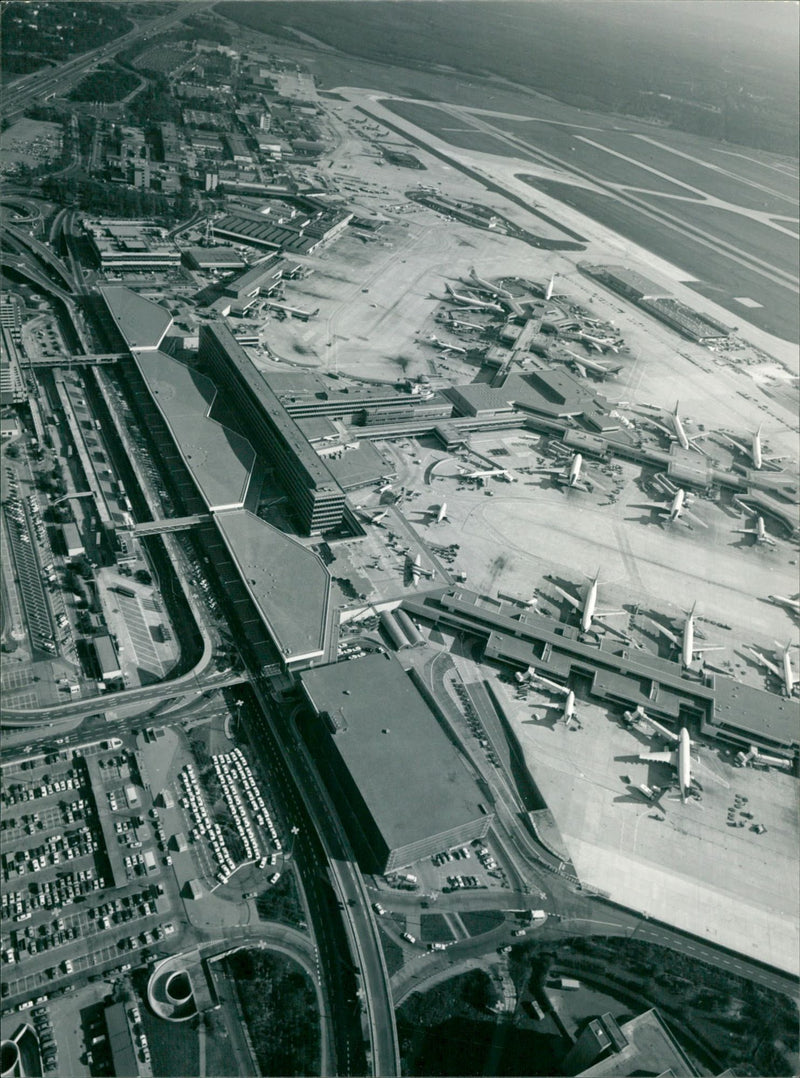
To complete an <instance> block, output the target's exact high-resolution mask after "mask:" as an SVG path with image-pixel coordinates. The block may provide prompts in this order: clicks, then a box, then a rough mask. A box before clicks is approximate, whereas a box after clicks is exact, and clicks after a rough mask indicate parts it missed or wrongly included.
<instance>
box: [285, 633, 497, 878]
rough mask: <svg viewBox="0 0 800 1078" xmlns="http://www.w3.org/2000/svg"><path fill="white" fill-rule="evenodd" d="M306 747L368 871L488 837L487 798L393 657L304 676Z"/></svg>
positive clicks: (387, 868)
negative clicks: (307, 713)
mask: <svg viewBox="0 0 800 1078" xmlns="http://www.w3.org/2000/svg"><path fill="white" fill-rule="evenodd" d="M300 682H301V685H302V687H303V691H304V693H305V696H306V699H307V701H308V703H309V705H310V707H311V709H312V711H313V714H314V716H315V719H316V721H314V720H311V722H310V726H309V727H308V734H307V737H308V741H309V744H310V746H311V749H312V752H313V753H314V755H315V757H316V759H317V761H318V763H319V766H320V768H321V769H322V771H323V774H324V776H325V780H326V782H327V784H328V786H329V788H330V790H331V794H332V796H333V797H334V798H335V799H336V800H337V801H338V803H339V805H340V807H341V811H342V818H343V819H344V820H345V822H346V826H347V827H348V830H349V832H350V835H351V839H352V842H353V846H354V848H355V849H356V851H357V854H358V858H359V861H360V863H361V865H362V868H363V869H364V871H368V872H389V871H392V870H395V869H398V868H401V867H403V866H405V865H410V864H413V863H414V862H415V861H419V860H421V859H422V858H423V857H428V856H430V855H431V854H434V853H437V852H438V851H440V850H445V849H448V848H450V847H453V846H458V845H461V844H463V843H465V842H469V841H470V840H472V839H474V838H480V837H482V836H483V835H485V834H486V832H487V830H488V828H489V824H490V823H491V819H492V816H491V814H487V812H486V809H485V806H484V805H482V804H481V799H482V798H485V795H484V794H482V793H481V790H480V788H479V786H478V784H477V782H476V780H475V779H474V778H473V777H472V775H471V773H470V772H469V771H468V769H467V765H466V762H465V761H464V759H463V758H462V757H461V756H460V755H459V753H458V752H457V751H456V749H455V748H454V746H453V745H452V744H451V743H450V741H449V740H448V739H447V736H446V735H445V733H444V731H443V730H442V728H441V727H440V725H439V723H438V721H437V719H436V716H435V715H434V713H433V712H432V711H431V709H430V707H429V706H428V704H427V702H426V700H425V699H424V697H423V696H422V694H421V692H420V691H419V690H418V689H417V688H416V687H415V685H414V683H413V682H412V680H411V677H410V676H409V675H407V674H406V673H405V672H404V670H403V668H402V666H401V665H400V663H399V662H398V661H397V659H395V658H394V657H392V656H389V655H385V654H383V653H381V654H373V655H367V656H365V657H364V658H362V659H359V661H358V662H341V663H335V664H333V665H331V666H322V667H318V668H317V669H316V670H311V671H307V672H305V673H303V674H301V676H300Z"/></svg>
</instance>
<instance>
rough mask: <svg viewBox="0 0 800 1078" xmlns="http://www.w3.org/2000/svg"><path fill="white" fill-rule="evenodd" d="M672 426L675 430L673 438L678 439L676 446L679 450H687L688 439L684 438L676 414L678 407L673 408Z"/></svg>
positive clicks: (680, 422) (684, 434)
mask: <svg viewBox="0 0 800 1078" xmlns="http://www.w3.org/2000/svg"><path fill="white" fill-rule="evenodd" d="M672 425H673V427H674V428H675V437H676V438H677V439H678V444H679V445H680V447H681V449H688V448H689V439H688V437H687V436H686V431H685V430H684V429H683V422H682V421H681V417H680V415H679V413H678V406H677V405H676V406H675V411H674V412H673V413H672Z"/></svg>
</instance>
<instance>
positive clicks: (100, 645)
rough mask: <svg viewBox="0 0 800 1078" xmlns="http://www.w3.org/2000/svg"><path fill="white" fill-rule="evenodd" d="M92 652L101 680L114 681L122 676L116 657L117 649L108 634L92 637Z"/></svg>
mask: <svg viewBox="0 0 800 1078" xmlns="http://www.w3.org/2000/svg"><path fill="white" fill-rule="evenodd" d="M94 653H95V658H96V659H97V669H98V670H99V672H100V680H101V681H115V680H116V679H117V678H121V677H122V668H121V667H120V665H119V659H118V658H117V649H116V648H115V647H114V642H113V640H112V639H111V637H110V636H96V637H95V638H94Z"/></svg>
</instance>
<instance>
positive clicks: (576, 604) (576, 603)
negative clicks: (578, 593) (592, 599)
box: [553, 584, 583, 610]
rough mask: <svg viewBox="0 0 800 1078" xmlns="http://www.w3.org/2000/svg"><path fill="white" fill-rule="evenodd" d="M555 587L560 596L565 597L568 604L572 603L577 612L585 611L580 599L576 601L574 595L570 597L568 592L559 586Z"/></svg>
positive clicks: (554, 585)
mask: <svg viewBox="0 0 800 1078" xmlns="http://www.w3.org/2000/svg"><path fill="white" fill-rule="evenodd" d="M553 587H554V588H555V589H556V591H557V592H558V594H559V595H563V596H564V598H565V599H566V600H567V602H568V603H572V605H573V606H574V607H575V609H576V610H583V604H582V603H581V601H580V600H579V599H576V598H575V596H574V595H570V593H569V592H568V591H564V589H563V588H560V587H559V586H558V584H553Z"/></svg>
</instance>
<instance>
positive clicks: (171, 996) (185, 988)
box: [164, 969, 192, 1007]
mask: <svg viewBox="0 0 800 1078" xmlns="http://www.w3.org/2000/svg"><path fill="white" fill-rule="evenodd" d="M164 991H165V993H166V996H167V999H168V1000H169V1001H170V1002H171V1003H174V1004H175V1006H176V1007H181V1006H183V1005H184V1004H185V1003H187V1002H188V1001H189V1000H190V999H191V998H192V982H191V981H190V980H189V974H188V973H187V972H186V970H183V969H179V970H177V971H176V972H175V973H171V974H170V975H169V977H168V978H167V982H166V984H165V985H164Z"/></svg>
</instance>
